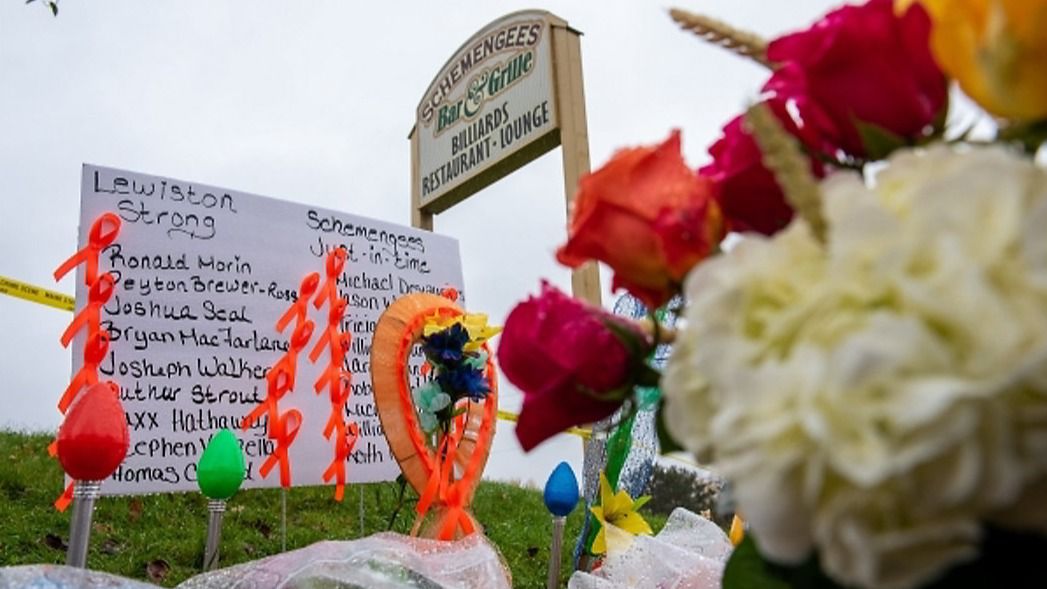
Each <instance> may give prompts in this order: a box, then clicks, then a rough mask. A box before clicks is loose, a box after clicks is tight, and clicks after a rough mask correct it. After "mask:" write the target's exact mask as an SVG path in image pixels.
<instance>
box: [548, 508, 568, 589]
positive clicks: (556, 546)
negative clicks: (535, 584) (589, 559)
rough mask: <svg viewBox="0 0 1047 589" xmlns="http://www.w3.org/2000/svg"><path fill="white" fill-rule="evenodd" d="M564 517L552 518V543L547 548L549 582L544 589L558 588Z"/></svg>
mask: <svg viewBox="0 0 1047 589" xmlns="http://www.w3.org/2000/svg"><path fill="white" fill-rule="evenodd" d="M566 522H567V518H566V517H556V516H553V542H552V545H551V546H550V547H549V580H548V582H546V584H545V586H546V589H557V588H558V587H559V586H560V560H561V559H562V558H563V554H562V552H563V528H564V524H565V523H566Z"/></svg>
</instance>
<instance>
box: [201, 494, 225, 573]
mask: <svg viewBox="0 0 1047 589" xmlns="http://www.w3.org/2000/svg"><path fill="white" fill-rule="evenodd" d="M207 511H208V517H207V546H206V547H205V548H204V570H205V571H213V570H214V569H216V568H218V546H219V545H220V544H221V542H222V516H223V515H225V501H224V500H222V499H212V500H210V501H208V502H207Z"/></svg>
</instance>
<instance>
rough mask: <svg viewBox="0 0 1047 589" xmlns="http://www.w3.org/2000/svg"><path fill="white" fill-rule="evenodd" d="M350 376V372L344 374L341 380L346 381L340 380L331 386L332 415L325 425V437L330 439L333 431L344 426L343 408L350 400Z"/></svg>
mask: <svg viewBox="0 0 1047 589" xmlns="http://www.w3.org/2000/svg"><path fill="white" fill-rule="evenodd" d="M348 378H349V375H348V374H346V375H344V376H343V378H342V379H341V380H342V381H345V382H339V383H338V384H339V386H337V387H331V416H330V417H328V418H327V425H325V426H324V438H325V439H330V438H331V432H332V431H334V430H335V429H338V428H342V427H344V424H345V421H344V419H343V418H342V408H343V407H345V403H346V401H348V400H349V393H350V389H349V383H348V382H347V381H348Z"/></svg>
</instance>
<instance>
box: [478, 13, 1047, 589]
mask: <svg viewBox="0 0 1047 589" xmlns="http://www.w3.org/2000/svg"><path fill="white" fill-rule="evenodd" d="M672 16H673V18H674V20H676V21H677V22H678V23H679V24H681V26H683V27H684V28H685V29H688V30H691V31H693V32H695V33H698V34H699V35H700V36H701V37H703V38H704V39H706V40H709V41H711V42H714V43H717V44H719V45H721V46H723V47H725V48H727V49H730V50H732V51H734V52H735V53H738V54H740V55H742V56H745V57H746V58H751V59H755V60H757V61H759V62H760V63H763V64H764V65H766V66H767V67H768V77H767V81H766V83H765V84H764V86H763V87H762V89H761V93H760V94H759V98H758V99H757V101H756V103H755V104H754V105H753V106H752V107H751V108H749V109H748V110H747V112H745V113H743V114H742V115H740V116H739V117H738V118H736V119H734V120H732V121H730V122H728V123H727V124H726V125H725V127H724V129H723V136H722V137H721V138H720V139H719V140H717V141H716V142H715V143H713V144H712V146H711V147H710V148H709V155H710V156H711V160H712V161H711V163H709V164H708V165H706V166H704V167H702V168H700V169H699V170H697V171H695V170H693V169H692V168H690V167H688V166H687V165H686V163H685V162H684V160H683V157H682V155H681V153H680V140H679V134H678V132H675V131H674V132H673V133H672V134H671V135H670V136H669V138H668V139H667V140H666V141H665V142H663V143H662V144H660V145H658V146H654V147H641V148H632V149H625V150H622V151H620V152H619V153H617V154H616V155H615V156H614V157H613V158H612V159H611V160H610V161H609V162H608V163H607V164H606V165H605V166H603V167H602V168H600V169H598V170H596V171H594V172H593V173H592V174H590V175H588V176H587V177H585V178H583V179H582V181H581V184H580V186H579V192H578V196H577V199H576V201H575V204H574V209H573V212H572V217H571V222H570V231H569V237H568V240H567V242H566V244H565V245H563V246H562V247H561V248H560V249H559V251H558V252H557V259H558V260H559V261H560V262H561V263H563V264H565V265H568V266H571V267H575V266H578V265H580V264H583V263H586V262H588V261H591V260H597V261H600V262H603V263H605V264H607V265H608V266H610V268H611V269H612V270H613V271H614V283H613V286H614V287H615V288H623V289H625V290H627V291H629V292H630V293H631V294H633V295H634V296H636V297H638V298H639V299H641V300H642V301H643V302H644V303H646V304H647V305H648V307H650V308H652V309H656V308H659V307H662V306H664V305H666V304H667V303H668V302H669V301H670V300H671V299H672V298H673V297H674V296H676V295H679V294H682V297H683V301H684V303H683V307H682V309H680V311H679V312H680V313H681V317H682V319H681V321H680V322H679V323H678V328H679V329H678V330H677V331H675V332H670V331H668V330H664V329H661V330H660V329H658V328H657V323H656V322H649V323H648V324H647V325H646V326H644V325H625V324H623V322H622V321H621V320H620V319H616V318H612V317H610V316H608V315H607V314H605V313H604V312H603V311H602V310H599V309H595V308H592V307H589V306H587V305H584V304H583V303H581V302H579V301H574V300H572V299H570V298H569V297H567V296H566V295H563V294H562V293H559V292H557V291H556V290H555V289H553V288H551V287H549V286H544V287H543V289H542V293H541V294H540V295H539V296H538V297H537V298H533V299H531V300H529V301H527V302H524V303H522V304H521V305H520V306H519V307H517V309H515V310H514V311H513V312H512V313H511V314H510V316H509V318H508V319H507V321H506V328H505V332H504V334H503V336H502V340H501V343H500V348H499V358H500V361H501V363H502V367H503V369H504V371H505V374H506V376H507V377H508V378H509V379H510V380H511V381H513V382H514V384H516V385H517V386H519V387H520V388H521V389H522V390H523V391H524V394H525V398H524V405H523V410H522V413H521V416H520V421H519V424H518V428H517V435H518V437H519V438H520V439H521V441H522V442H523V444H524V446H525V448H530V447H533V446H534V445H536V444H537V443H539V442H541V441H542V440H543V439H545V438H547V437H549V436H551V435H552V434H554V433H555V432H557V431H560V430H562V429H563V428H564V427H567V426H571V425H576V424H579V423H586V422H590V421H594V420H597V419H601V418H603V417H606V416H608V415H611V414H612V413H613V412H614V411H616V410H618V409H619V407H621V406H622V405H623V403H624V404H625V405H626V406H627V407H628V405H629V403H630V399H631V395H632V393H631V391H633V390H634V389H636V388H638V387H642V386H647V385H649V384H650V382H651V381H652V376H651V374H650V372H651V369H650V368H649V367H647V365H646V364H645V363H644V361H643V360H644V358H645V356H646V355H647V354H649V353H650V350H651V349H652V347H653V345H655V344H658V343H664V342H671V343H672V345H673V351H672V355H671V357H670V360H669V363H668V365H667V366H666V368H665V371H664V374H663V375H661V377H660V382H659V388H660V390H661V391H662V395H663V398H662V408H661V413H660V419H661V421H662V423H663V424H664V426H665V430H666V433H667V434H668V435H667V436H666V437H665V438H664V439H663V450H664V449H668V448H669V444H671V443H673V440H675V441H676V442H678V443H679V445H680V446H681V447H682V448H684V449H686V450H688V451H689V452H692V453H693V454H695V455H696V456H697V457H698V458H699V460H701V461H702V462H703V463H706V464H709V465H710V466H711V468H713V469H714V470H716V471H717V472H718V473H719V474H720V475H721V476H723V477H724V478H725V479H726V480H727V481H728V482H729V484H730V486H731V489H732V494H733V499H734V501H735V503H736V506H737V509H738V511H739V513H740V514H742V515H743V516H744V518H745V519H746V521H747V523H748V527H749V530H748V531H749V533H748V534H747V536H746V539H745V540H744V541H743V542H742V543H741V544H740V545H739V546H738V547H737V549H736V550H735V552H734V554H733V555H732V557H731V560H730V561H729V563H728V565H727V567H726V569H725V572H724V577H723V586H724V587H775V588H778V587H824V588H832V587H862V588H910V587H930V586H934V587H990V586H1010V587H1014V586H1020V587H1045V586H1047V573H1044V572H1042V571H1040V570H1039V569H1040V567H1038V566H1037V565H1038V563H1037V561H1036V558H1035V555H1039V554H1044V553H1047V552H1045V549H1047V170H1045V169H1044V168H1043V167H1042V166H1041V165H1038V164H1037V160H1036V155H1037V153H1038V152H1040V153H1041V155H1042V149H1041V146H1042V145H1043V143H1044V141H1045V139H1047V66H1045V63H1047V34H1044V31H1045V30H1047V1H1045V0H962V1H960V0H953V1H952V2H946V1H945V0H918V1H915V2H914V1H899V2H893V1H892V0H868V1H867V2H865V3H864V4H860V5H850V6H845V7H842V8H839V9H837V10H834V11H832V12H830V13H828V14H826V15H825V16H824V17H822V18H821V19H820V20H819V21H818V22H816V23H815V24H814V25H813V26H811V27H810V28H809V29H807V30H805V31H801V32H796V33H792V34H788V35H785V36H782V37H780V38H777V39H775V40H773V41H771V42H769V43H767V42H764V41H763V40H762V39H759V38H757V37H755V36H754V35H750V34H747V33H745V32H742V31H738V30H735V29H733V28H731V27H729V26H727V25H725V24H723V23H720V22H718V21H715V20H713V19H709V18H707V17H703V16H700V15H694V14H690V13H687V12H684V11H678V10H674V11H672ZM951 85H955V86H957V87H958V89H957V90H955V92H953V93H952V98H953V99H952V100H950V86H951ZM961 91H962V93H964V94H966V96H967V97H969V98H970V99H971V100H973V102H974V103H976V104H977V105H978V106H979V107H980V108H981V109H984V113H985V114H984V115H982V116H984V117H985V119H986V120H987V121H989V122H991V125H990V126H992V127H994V133H993V136H992V137H991V138H988V139H984V140H977V141H976V140H974V139H972V138H971V133H970V130H969V129H963V128H956V127H957V126H956V125H955V124H953V125H950V124H948V121H950V120H953V121H954V120H956V119H957V117H956V116H955V115H953V116H950V105H951V104H952V105H955V104H957V103H958V102H962V101H963V100H964V99H963V98H961ZM970 110H973V109H970ZM728 236H730V238H728ZM654 380H657V377H655V378H654Z"/></svg>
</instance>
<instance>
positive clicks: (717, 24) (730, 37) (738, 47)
mask: <svg viewBox="0 0 1047 589" xmlns="http://www.w3.org/2000/svg"><path fill="white" fill-rule="evenodd" d="M669 15H670V16H671V17H672V19H673V20H674V21H676V23H677V24H679V25H680V27H681V28H683V29H684V30H687V31H691V32H693V33H694V34H696V35H698V36H699V37H701V38H702V39H704V40H705V41H707V42H709V43H712V44H713V45H717V46H719V47H723V48H724V49H727V50H728V51H732V52H734V53H736V54H738V55H741V56H743V57H748V58H749V59H752V60H755V61H757V62H758V63H760V64H762V65H764V66H767V67H769V68H773V67H774V64H773V63H771V62H770V61H769V60H768V59H767V41H764V40H763V39H762V38H761V37H760V36H759V35H756V34H754V33H750V32H747V31H741V30H738V29H736V28H734V27H732V26H731V25H729V24H727V23H725V22H722V21H719V20H716V19H715V18H711V17H708V16H705V15H702V14H695V13H693V12H688V11H686V10H681V9H679V8H672V9H670V10H669Z"/></svg>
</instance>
